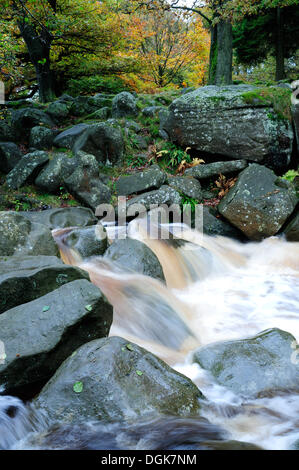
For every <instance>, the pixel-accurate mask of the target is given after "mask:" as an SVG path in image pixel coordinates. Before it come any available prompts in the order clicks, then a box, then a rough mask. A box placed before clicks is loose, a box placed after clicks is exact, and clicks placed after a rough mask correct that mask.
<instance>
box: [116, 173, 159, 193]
mask: <svg viewBox="0 0 299 470" xmlns="http://www.w3.org/2000/svg"><path fill="white" fill-rule="evenodd" d="M165 181H166V174H165V173H164V172H163V171H162V170H160V168H159V166H158V165H154V166H152V167H151V168H149V169H148V170H144V171H141V172H136V173H134V174H132V175H129V176H121V177H120V178H119V179H118V181H117V182H116V193H117V194H118V195H119V196H128V195H130V194H137V193H140V192H143V191H146V190H149V189H155V188H160V187H161V186H162V184H163V183H165Z"/></svg>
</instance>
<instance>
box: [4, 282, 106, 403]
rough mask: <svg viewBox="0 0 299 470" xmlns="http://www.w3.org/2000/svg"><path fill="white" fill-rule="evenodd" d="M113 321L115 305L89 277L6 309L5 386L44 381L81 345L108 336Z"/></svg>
mask: <svg viewBox="0 0 299 470" xmlns="http://www.w3.org/2000/svg"><path fill="white" fill-rule="evenodd" d="M111 322H112V307H111V305H109V304H108V303H107V302H106V301H105V300H104V298H103V296H102V293H101V291H100V290H99V289H98V288H97V287H95V286H94V285H93V284H91V283H90V282H89V281H87V280H84V279H83V280H76V281H73V282H70V283H68V284H65V285H63V286H61V287H60V288H59V289H56V290H55V291H54V292H50V293H49V294H46V295H44V296H43V297H40V298H38V299H36V300H33V301H31V302H28V303H26V304H24V305H20V306H18V307H15V308H13V309H11V310H8V311H7V312H5V313H3V314H2V315H0V331H1V340H2V341H3V342H4V344H5V352H6V358H5V362H4V364H2V365H0V386H1V388H2V390H4V392H5V393H6V394H12V393H16V392H20V391H22V388H23V387H24V386H27V387H28V386H31V387H32V386H34V385H35V384H39V383H43V384H44V383H45V382H46V381H47V380H49V379H50V377H51V376H52V375H53V374H54V372H55V371H56V370H57V368H58V367H59V366H60V364H62V362H63V361H64V360H65V359H66V358H67V357H69V356H70V355H71V354H72V353H73V352H74V351H75V350H76V349H77V348H78V347H80V346H81V345H82V344H84V343H86V342H88V341H92V340H94V339H96V338H102V337H104V336H107V335H108V333H109V329H110V325H111ZM28 338H30V341H28ZM25 339H26V341H25ZM73 379H74V383H75V382H76V378H75V377H74V378H73ZM73 393H74V392H73Z"/></svg>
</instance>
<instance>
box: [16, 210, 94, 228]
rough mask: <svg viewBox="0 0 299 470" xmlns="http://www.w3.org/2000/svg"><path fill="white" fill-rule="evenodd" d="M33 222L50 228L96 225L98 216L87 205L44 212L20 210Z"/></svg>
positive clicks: (21, 213)
mask: <svg viewBox="0 0 299 470" xmlns="http://www.w3.org/2000/svg"><path fill="white" fill-rule="evenodd" d="M19 214H20V215H22V216H23V217H25V218H26V219H29V220H30V221H31V222H33V223H38V224H42V225H46V226H47V227H48V228H49V229H50V230H53V229H57V228H67V227H87V226H90V225H95V224H96V223H97V221H98V220H97V218H96V217H95V215H94V213H93V212H92V210H91V209H88V208H87V207H66V208H62V209H48V210H45V211H42V212H19Z"/></svg>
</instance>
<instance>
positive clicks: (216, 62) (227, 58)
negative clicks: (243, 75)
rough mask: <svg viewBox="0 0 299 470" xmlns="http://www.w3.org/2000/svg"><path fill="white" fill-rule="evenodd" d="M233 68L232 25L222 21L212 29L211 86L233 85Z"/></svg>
mask: <svg viewBox="0 0 299 470" xmlns="http://www.w3.org/2000/svg"><path fill="white" fill-rule="evenodd" d="M232 68H233V33H232V25H231V23H229V22H227V21H223V20H220V21H219V22H218V23H217V24H216V25H214V26H212V27H211V49H210V69H209V85H219V86H221V85H231V84H232Z"/></svg>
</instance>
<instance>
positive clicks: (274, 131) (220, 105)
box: [162, 85, 294, 168]
mask: <svg viewBox="0 0 299 470" xmlns="http://www.w3.org/2000/svg"><path fill="white" fill-rule="evenodd" d="M273 89H274V90H275V88H274V87H273ZM278 90H279V89H278ZM258 93H259V89H258V88H256V87H252V86H249V85H238V86H236V85H232V86H225V87H224V86H223V87H217V86H205V87H201V88H199V89H197V90H195V91H193V92H191V93H187V94H186V95H183V96H181V97H180V98H178V99H176V100H175V101H173V103H172V104H171V105H170V107H169V111H168V115H167V116H165V117H164V118H163V121H162V129H163V130H165V131H166V132H167V133H168V135H169V136H170V139H171V140H172V141H174V142H176V143H178V144H179V145H180V146H182V147H183V148H185V147H192V148H194V149H196V150H199V151H204V152H207V153H209V154H219V155H223V156H225V157H231V158H236V159H245V160H250V161H254V162H261V163H263V162H265V163H266V164H267V165H269V166H270V167H271V168H284V167H286V166H287V165H288V164H289V163H290V158H291V154H292V146H293V139H294V135H293V131H292V126H291V123H290V121H289V120H288V119H284V118H282V117H281V116H280V115H278V114H277V113H276V111H275V110H274V109H273V107H272V104H271V103H270V102H268V101H267V100H265V99H263V98H259V94H258ZM280 93H285V94H286V97H285V99H286V100H288V92H287V91H285V90H281V91H280ZM255 95H256V98H254V97H255Z"/></svg>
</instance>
